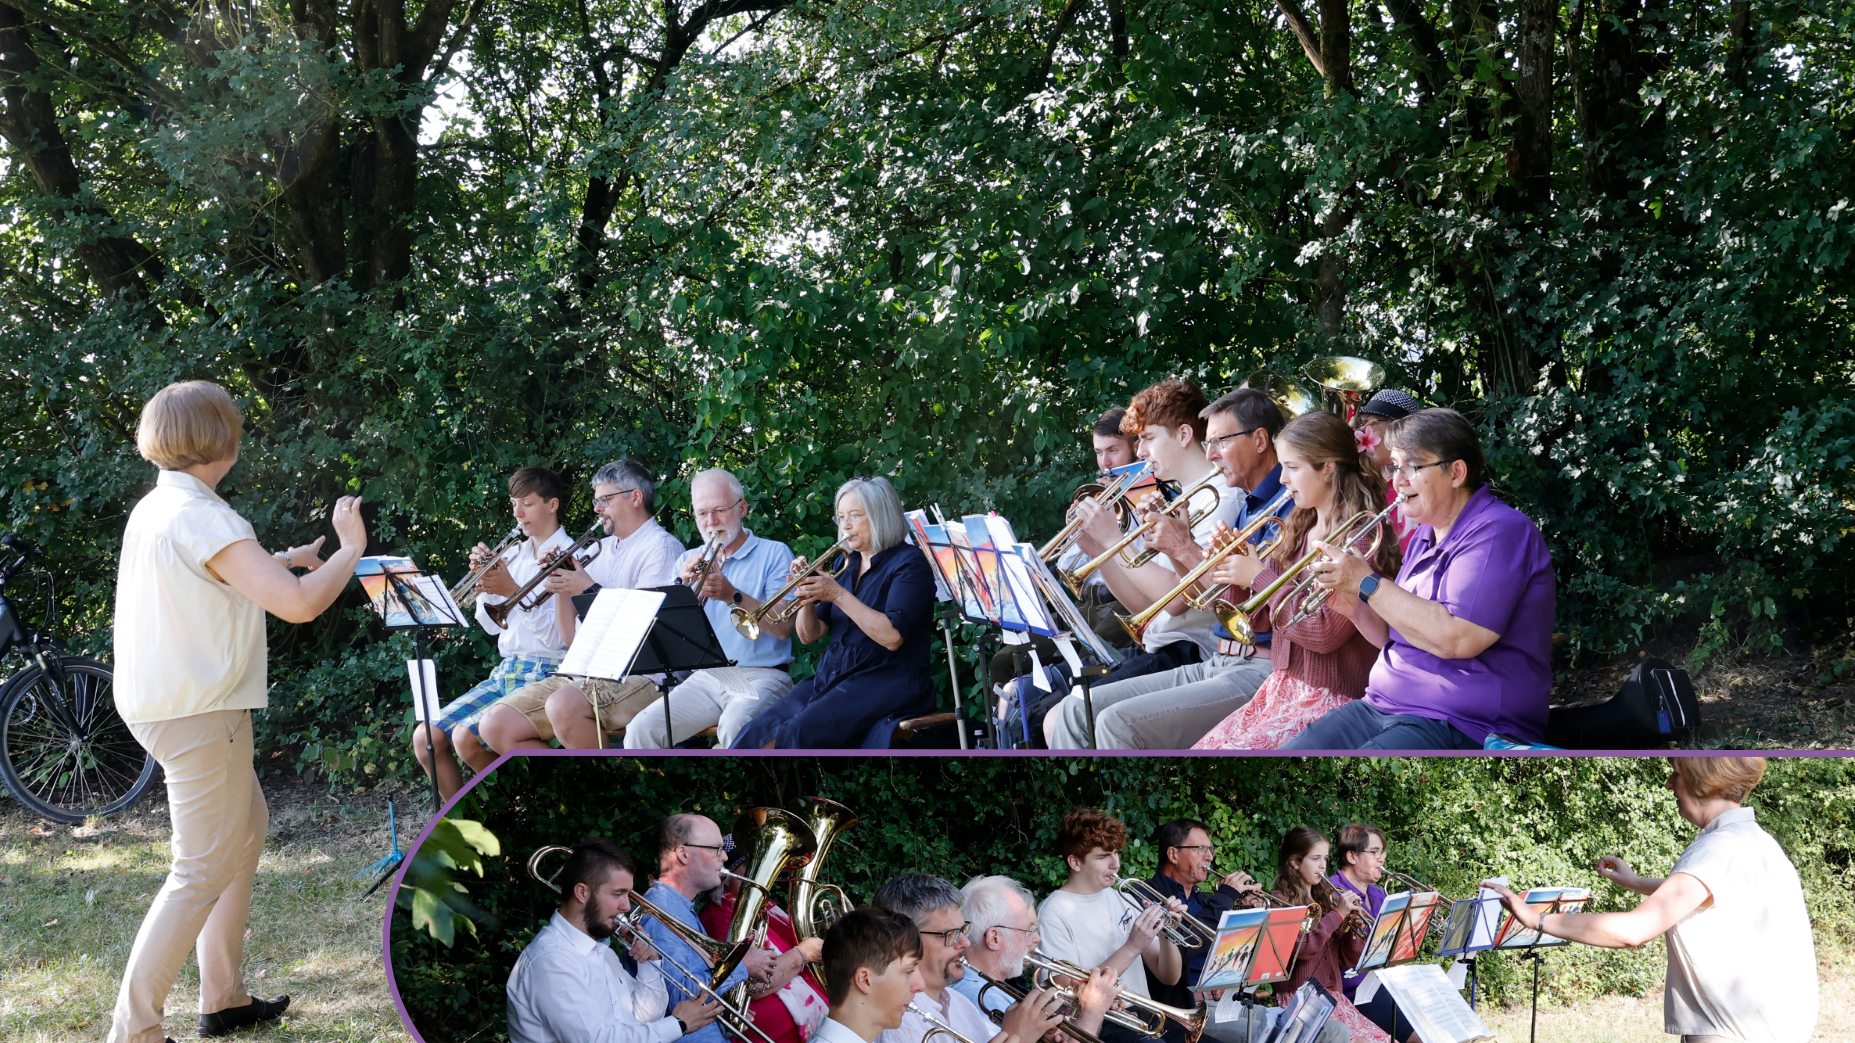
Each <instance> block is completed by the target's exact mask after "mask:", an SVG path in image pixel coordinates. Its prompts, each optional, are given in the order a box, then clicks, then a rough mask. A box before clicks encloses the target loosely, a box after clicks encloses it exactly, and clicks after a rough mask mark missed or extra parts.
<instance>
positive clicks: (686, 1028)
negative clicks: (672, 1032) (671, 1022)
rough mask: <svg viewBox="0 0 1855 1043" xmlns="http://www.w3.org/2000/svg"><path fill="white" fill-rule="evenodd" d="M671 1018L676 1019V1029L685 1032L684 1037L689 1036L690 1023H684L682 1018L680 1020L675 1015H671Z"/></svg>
mask: <svg viewBox="0 0 1855 1043" xmlns="http://www.w3.org/2000/svg"><path fill="white" fill-rule="evenodd" d="M670 1017H671V1018H673V1019H675V1021H676V1027H677V1028H679V1029H682V1030H683V1035H685V1036H687V1035H689V1022H687V1021H684V1020H683V1019H682V1018H678V1017H677V1016H676V1015H674V1014H672V1015H670Z"/></svg>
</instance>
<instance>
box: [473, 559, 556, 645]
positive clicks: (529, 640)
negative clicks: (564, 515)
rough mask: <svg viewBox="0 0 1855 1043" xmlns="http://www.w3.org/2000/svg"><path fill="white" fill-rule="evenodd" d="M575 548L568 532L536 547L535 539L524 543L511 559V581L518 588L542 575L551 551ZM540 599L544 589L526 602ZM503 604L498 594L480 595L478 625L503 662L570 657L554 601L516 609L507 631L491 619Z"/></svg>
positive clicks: (509, 564) (532, 592) (510, 618)
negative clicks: (493, 608)
mask: <svg viewBox="0 0 1855 1043" xmlns="http://www.w3.org/2000/svg"><path fill="white" fill-rule="evenodd" d="M571 546H573V537H571V536H569V535H567V530H565V529H561V528H556V529H555V530H554V534H553V535H552V536H549V537H548V538H547V539H545V540H542V541H541V543H540V544H539V545H538V546H537V545H536V543H535V541H534V540H532V539H528V540H523V541H522V542H521V543H520V544H518V545H517V546H516V548H515V553H514V554H512V555H510V556H509V561H508V565H507V566H506V567H507V568H508V570H509V579H510V580H512V581H513V582H514V583H515V585H516V586H517V587H518V588H519V587H521V586H522V585H523V584H524V583H527V582H528V581H529V580H531V579H534V578H535V576H536V575H538V574H539V573H540V572H541V559H542V558H543V557H544V556H546V555H547V553H548V552H549V551H556V552H559V553H562V554H564V553H566V551H567V548H568V547H571ZM540 596H541V588H539V587H537V588H535V590H533V591H531V592H530V593H529V595H528V597H527V598H526V599H525V600H530V601H532V600H533V599H535V598H537V597H540ZM502 600H503V598H502V596H501V595H499V594H488V593H485V594H479V595H477V611H476V619H477V623H478V624H479V625H480V626H482V627H483V630H484V632H485V633H488V634H493V635H495V637H496V651H497V652H498V653H500V654H501V655H502V656H503V657H504V658H508V657H510V656H527V657H529V658H531V659H546V660H551V661H553V662H559V661H560V658H561V657H562V656H564V655H566V654H567V643H566V642H565V641H562V640H561V639H560V624H559V623H558V622H556V621H555V618H554V603H553V599H551V598H550V599H549V600H548V602H547V603H546V604H543V605H539V606H537V607H535V608H532V609H519V608H518V609H515V610H513V611H511V612H510V613H509V615H508V617H507V618H508V621H509V626H508V627H507V628H506V629H505V628H503V627H499V626H497V625H496V621H495V620H493V619H491V618H490V614H489V607H490V606H491V605H494V604H498V603H500V602H501V601H502Z"/></svg>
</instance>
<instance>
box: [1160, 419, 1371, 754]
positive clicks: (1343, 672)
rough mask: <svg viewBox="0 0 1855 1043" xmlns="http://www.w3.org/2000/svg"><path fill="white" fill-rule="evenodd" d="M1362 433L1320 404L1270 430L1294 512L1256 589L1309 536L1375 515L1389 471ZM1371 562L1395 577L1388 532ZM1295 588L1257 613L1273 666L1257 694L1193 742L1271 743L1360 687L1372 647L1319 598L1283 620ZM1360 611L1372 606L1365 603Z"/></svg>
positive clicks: (1251, 746) (1221, 576)
mask: <svg viewBox="0 0 1855 1043" xmlns="http://www.w3.org/2000/svg"><path fill="white" fill-rule="evenodd" d="M1362 434H1363V432H1357V433H1356V432H1354V431H1353V430H1352V429H1351V428H1350V427H1348V426H1347V424H1346V421H1344V420H1341V419H1340V418H1339V417H1337V416H1335V415H1333V414H1332V413H1327V412H1316V413H1306V414H1303V415H1301V416H1298V417H1296V418H1294V419H1293V420H1290V421H1289V422H1288V424H1287V426H1285V427H1283V428H1282V433H1281V434H1280V435H1278V436H1276V453H1277V454H1278V456H1279V458H1280V460H1281V464H1282V484H1283V485H1286V486H1288V487H1289V488H1290V489H1291V490H1293V492H1294V497H1295V510H1294V512H1293V513H1292V514H1290V515H1289V516H1288V521H1287V524H1286V525H1285V526H1284V527H1283V533H1282V539H1281V542H1280V543H1278V544H1277V545H1276V548H1275V551H1274V553H1272V554H1271V555H1270V556H1269V560H1268V563H1267V564H1265V565H1264V566H1263V568H1262V571H1261V572H1259V573H1257V575H1256V579H1255V580H1254V583H1253V587H1254V589H1256V590H1261V589H1262V588H1264V587H1266V586H1268V585H1269V583H1270V581H1272V580H1274V579H1275V577H1277V576H1279V575H1281V572H1282V569H1283V568H1285V567H1287V566H1288V565H1291V564H1293V563H1294V562H1295V561H1297V560H1299V559H1300V558H1301V557H1302V556H1303V555H1305V554H1306V553H1307V552H1308V549H1309V548H1310V547H1312V545H1313V541H1314V540H1315V539H1317V538H1320V537H1321V536H1322V535H1324V534H1326V533H1330V532H1332V531H1333V530H1334V529H1335V528H1336V527H1337V526H1338V525H1339V524H1340V523H1342V522H1344V521H1345V520H1346V519H1347V518H1350V517H1352V516H1353V515H1354V514H1355V513H1357V512H1359V511H1364V512H1365V513H1366V514H1368V515H1373V514H1377V513H1378V512H1379V511H1380V510H1382V509H1383V508H1384V506H1385V479H1384V476H1383V475H1381V474H1380V473H1379V469H1378V466H1377V465H1376V464H1375V463H1374V462H1373V460H1372V458H1371V454H1370V450H1369V447H1367V446H1364V445H1362V444H1361V438H1360V437H1359V436H1360V435H1362ZM1370 545H1371V544H1370V540H1369V539H1368V540H1366V541H1362V542H1361V543H1360V545H1359V546H1360V550H1362V551H1363V550H1364V549H1365V548H1366V547H1368V546H1370ZM1374 561H1375V562H1376V563H1377V565H1378V568H1379V570H1380V572H1381V573H1383V574H1385V575H1391V576H1395V575H1397V568H1398V563H1399V557H1398V541H1397V540H1396V539H1394V538H1391V537H1390V535H1389V534H1388V535H1387V538H1386V539H1385V540H1384V541H1383V544H1382V546H1380V548H1379V551H1378V554H1377V555H1376V556H1375V558H1374ZM1227 569H1228V566H1226V567H1225V568H1224V569H1220V570H1219V572H1218V574H1217V575H1216V576H1215V577H1214V579H1215V581H1216V582H1219V583H1229V582H1231V581H1232V579H1234V575H1227V574H1226V570H1227ZM1294 586H1295V585H1294V584H1292V583H1291V584H1288V585H1286V586H1284V587H1283V588H1282V590H1281V592H1279V593H1278V594H1276V596H1275V598H1274V599H1273V600H1271V601H1270V603H1269V605H1268V607H1267V608H1265V609H1263V610H1262V611H1263V613H1266V614H1267V615H1266V617H1265V618H1260V619H1258V620H1257V625H1256V629H1257V630H1264V629H1267V628H1268V627H1269V622H1270V621H1273V624H1274V633H1275V637H1274V639H1273V649H1272V651H1271V653H1270V655H1271V657H1272V658H1273V661H1274V667H1275V669H1274V672H1273V673H1271V674H1270V675H1269V679H1268V680H1266V681H1264V682H1263V683H1262V687H1261V688H1260V689H1258V690H1257V692H1256V695H1255V697H1254V698H1252V699H1251V700H1250V701H1249V702H1246V703H1244V704H1243V705H1242V706H1240V707H1238V708H1237V709H1236V710H1235V711H1233V712H1232V713H1231V714H1230V716H1228V717H1226V718H1224V719H1223V720H1222V721H1221V722H1219V723H1218V725H1217V726H1216V727H1214V728H1212V729H1211V730H1210V731H1209V732H1208V733H1206V734H1205V737H1204V738H1202V739H1200V740H1198V744H1197V746H1195V747H1194V749H1200V750H1273V749H1276V748H1278V747H1280V746H1281V745H1282V744H1283V743H1286V742H1287V741H1288V740H1290V739H1292V738H1294V737H1295V736H1297V735H1299V734H1301V732H1302V730H1303V729H1305V728H1306V727H1307V726H1308V725H1310V724H1312V723H1313V722H1314V721H1316V720H1318V719H1319V718H1320V716H1321V715H1322V714H1325V713H1326V712H1327V711H1329V710H1332V709H1334V708H1335V707H1338V706H1341V705H1343V704H1345V703H1347V702H1350V701H1352V700H1354V699H1357V698H1359V697H1360V696H1362V695H1364V694H1365V686H1366V679H1367V677H1368V675H1369V674H1370V673H1371V671H1372V662H1373V660H1375V659H1377V658H1378V648H1377V646H1375V645H1373V644H1372V642H1370V641H1368V640H1366V638H1365V635H1363V634H1361V633H1360V632H1359V629H1358V627H1357V626H1355V625H1354V621H1353V620H1351V619H1348V618H1347V617H1345V616H1343V615H1341V614H1340V613H1338V612H1335V611H1333V610H1332V609H1330V608H1326V607H1324V606H1323V607H1322V608H1321V609H1320V610H1319V611H1317V612H1315V613H1314V614H1313V615H1311V616H1309V617H1308V618H1307V619H1304V620H1302V621H1301V622H1299V623H1296V624H1294V625H1292V626H1286V625H1284V624H1285V623H1286V622H1287V621H1288V620H1289V619H1290V618H1291V617H1292V616H1293V615H1294V614H1295V611H1296V609H1297V608H1298V607H1299V602H1298V601H1297V602H1295V603H1292V604H1291V603H1290V602H1289V594H1290V592H1291V591H1292V590H1293V589H1294ZM1358 611H1361V612H1370V611H1371V608H1370V607H1368V606H1365V605H1361V606H1360V607H1359V609H1358Z"/></svg>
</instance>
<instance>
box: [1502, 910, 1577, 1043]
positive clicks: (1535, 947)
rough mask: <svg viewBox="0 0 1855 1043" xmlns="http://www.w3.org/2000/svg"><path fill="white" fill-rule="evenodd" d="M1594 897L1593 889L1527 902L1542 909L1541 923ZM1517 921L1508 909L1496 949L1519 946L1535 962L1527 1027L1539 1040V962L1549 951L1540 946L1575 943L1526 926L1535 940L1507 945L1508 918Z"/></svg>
mask: <svg viewBox="0 0 1855 1043" xmlns="http://www.w3.org/2000/svg"><path fill="white" fill-rule="evenodd" d="M1581 890H1582V889H1581ZM1525 898H1526V894H1525V893H1522V894H1521V899H1522V901H1525ZM1590 900H1591V895H1590V892H1588V891H1586V892H1585V893H1583V894H1570V895H1568V894H1558V895H1554V896H1553V897H1551V898H1549V899H1547V900H1546V901H1545V902H1544V903H1539V902H1526V903H1525V904H1526V905H1528V906H1530V907H1532V908H1533V909H1535V910H1538V911H1539V920H1536V921H1534V922H1535V923H1537V922H1539V921H1540V920H1544V919H1545V918H1546V917H1548V916H1551V915H1552V914H1553V913H1565V912H1576V911H1578V910H1580V909H1583V908H1584V904H1585V903H1586V902H1588V901H1590ZM1541 904H1544V905H1545V907H1546V908H1544V909H1540V908H1539V907H1540V905H1541ZM1565 906H1570V907H1571V908H1569V909H1567V908H1564V907H1565ZM1513 920H1514V914H1513V911H1512V910H1507V911H1506V912H1505V914H1504V916H1503V922H1502V924H1501V927H1500V929H1498V930H1496V931H1495V937H1496V939H1497V940H1496V941H1495V943H1494V948H1495V949H1496V950H1500V949H1505V948H1519V949H1520V950H1521V952H1520V958H1521V959H1522V960H1531V961H1533V1012H1532V1020H1531V1023H1530V1027H1529V1028H1528V1029H1527V1040H1528V1043H1532V1041H1534V1040H1537V1039H1538V1038H1539V965H1540V964H1542V963H1544V962H1546V954H1545V953H1543V952H1540V951H1539V949H1540V947H1541V946H1545V947H1546V948H1549V949H1550V948H1552V947H1554V946H1559V945H1569V944H1571V943H1570V942H1569V941H1568V940H1567V939H1564V938H1556V937H1555V938H1552V940H1551V941H1547V940H1546V939H1547V938H1548V937H1549V936H1548V935H1546V934H1544V933H1543V932H1540V931H1529V930H1527V929H1526V928H1524V927H1522V928H1520V930H1521V931H1522V932H1524V933H1527V934H1531V935H1532V936H1533V937H1532V939H1531V940H1530V941H1528V942H1527V944H1526V945H1525V946H1513V945H1508V944H1504V941H1506V940H1507V939H1505V938H1504V937H1503V936H1507V935H1508V927H1509V923H1508V921H1513ZM1509 937H1510V936H1509Z"/></svg>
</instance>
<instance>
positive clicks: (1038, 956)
mask: <svg viewBox="0 0 1855 1043" xmlns="http://www.w3.org/2000/svg"><path fill="white" fill-rule="evenodd" d="M1024 962H1025V963H1028V964H1030V965H1031V966H1032V967H1035V968H1036V969H1037V973H1036V974H1034V975H1032V976H1031V984H1032V985H1036V986H1038V987H1039V988H1042V987H1043V983H1044V981H1046V980H1047V979H1048V977H1055V976H1056V975H1062V976H1063V977H1065V978H1074V979H1075V980H1077V981H1079V982H1080V981H1087V980H1088V976H1089V972H1088V971H1087V970H1085V969H1083V968H1081V967H1078V966H1076V965H1075V964H1073V963H1070V962H1069V961H1067V960H1058V959H1054V958H1052V957H1050V956H1048V955H1045V954H1044V953H1043V952H1042V951H1041V950H1037V949H1032V950H1031V952H1030V955H1028V956H1026V957H1025V958H1024ZM1070 995H1072V996H1073V995H1074V990H1073V989H1071V990H1070ZM1121 1002H1122V1003H1124V1004H1126V1005H1127V1006H1128V1007H1131V1008H1133V1009H1135V1010H1143V1011H1146V1012H1147V1013H1148V1014H1152V1015H1154V1020H1153V1021H1147V1020H1145V1019H1143V1018H1141V1017H1139V1016H1138V1015H1136V1014H1134V1013H1133V1012H1132V1011H1129V1010H1110V1011H1109V1012H1108V1019H1109V1020H1111V1021H1113V1022H1114V1023H1115V1024H1117V1025H1123V1026H1126V1027H1128V1028H1133V1029H1134V1031H1136V1032H1139V1033H1140V1034H1141V1035H1143V1036H1148V1037H1157V1036H1159V1035H1161V1034H1162V1033H1164V1032H1165V1030H1166V1022H1167V1021H1176V1022H1178V1023H1179V1024H1180V1025H1182V1026H1184V1027H1185V1043H1198V1037H1199V1036H1201V1035H1203V1034H1204V1029H1205V1025H1207V1024H1209V1023H1210V1018H1209V1014H1210V1010H1209V1008H1208V1007H1207V1006H1206V1004H1205V1002H1204V1001H1203V1000H1200V1001H1199V1002H1198V1006H1197V1007H1196V1008H1194V1009H1192V1010H1186V1009H1185V1008H1184V1007H1175V1006H1173V1005H1172V1004H1170V1003H1161V1002H1159V1001H1158V1000H1156V999H1150V998H1148V997H1146V996H1141V995H1139V994H1137V993H1134V992H1129V991H1123V992H1122V993H1121Z"/></svg>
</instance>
